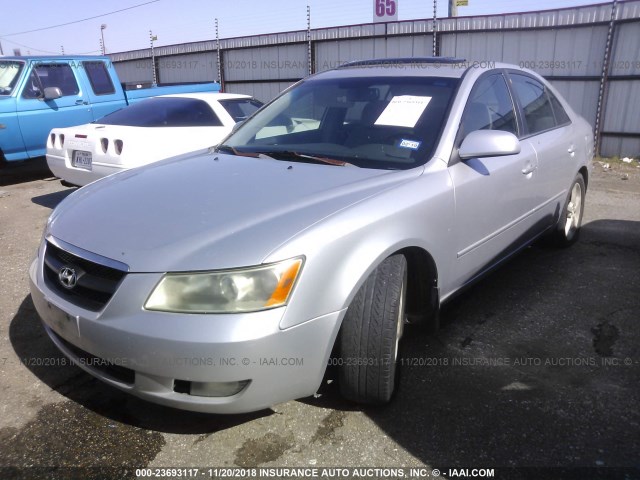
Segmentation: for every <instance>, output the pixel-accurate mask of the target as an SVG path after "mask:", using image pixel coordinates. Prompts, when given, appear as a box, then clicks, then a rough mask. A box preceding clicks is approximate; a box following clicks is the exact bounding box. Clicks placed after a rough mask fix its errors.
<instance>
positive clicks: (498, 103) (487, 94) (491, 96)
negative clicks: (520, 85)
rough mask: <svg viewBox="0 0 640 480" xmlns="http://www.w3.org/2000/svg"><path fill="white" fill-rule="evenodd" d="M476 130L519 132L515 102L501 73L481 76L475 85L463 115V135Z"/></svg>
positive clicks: (515, 133)
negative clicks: (514, 107)
mask: <svg viewBox="0 0 640 480" xmlns="http://www.w3.org/2000/svg"><path fill="white" fill-rule="evenodd" d="M475 130H503V131H505V132H511V133H513V134H514V135H517V134H518V131H517V126H516V116H515V111H514V109H513V102H512V100H511V95H510V94H509V89H508V88H507V83H506V82H505V80H504V77H503V76H502V75H501V74H497V75H489V76H486V77H483V78H481V79H480V80H479V81H478V83H476V85H475V86H474V87H473V91H472V92H471V95H470V97H469V101H468V103H467V106H466V108H465V111H464V114H463V116H462V135H461V136H462V137H463V138H464V137H465V136H467V135H468V134H469V133H471V132H473V131H475Z"/></svg>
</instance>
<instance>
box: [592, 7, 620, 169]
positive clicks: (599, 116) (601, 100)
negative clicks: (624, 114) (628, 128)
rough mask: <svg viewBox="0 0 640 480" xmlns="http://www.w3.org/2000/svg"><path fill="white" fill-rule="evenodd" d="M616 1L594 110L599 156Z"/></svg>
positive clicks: (596, 150) (596, 145)
mask: <svg viewBox="0 0 640 480" xmlns="http://www.w3.org/2000/svg"><path fill="white" fill-rule="evenodd" d="M617 8H618V2H617V0H613V3H612V4H611V20H610V21H609V31H608V32H607V42H606V44H605V47H604V57H603V60H602V73H601V76H600V90H599V91H598V108H597V110H596V124H595V127H594V137H595V139H594V143H595V154H596V155H598V156H600V146H601V144H602V130H603V124H604V114H605V107H606V103H607V101H606V95H607V86H608V79H609V64H610V61H611V50H612V48H613V36H614V34H615V26H616V17H617Z"/></svg>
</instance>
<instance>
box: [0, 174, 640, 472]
mask: <svg viewBox="0 0 640 480" xmlns="http://www.w3.org/2000/svg"><path fill="white" fill-rule="evenodd" d="M0 175H1V176H0V244H1V245H2V251H1V253H0V265H1V268H2V279H1V287H0V291H1V293H2V295H0V389H1V392H2V395H1V397H0V467H4V468H0V478H2V479H4V478H34V477H40V478H91V476H92V475H94V478H106V477H108V476H109V475H112V476H115V477H118V478H120V477H126V478H135V468H141V467H151V468H155V467H178V466H179V467H195V466H198V467H205V466H211V467H255V466H261V467H301V466H307V467H324V466H333V467H336V466H349V467H357V466H362V467H394V466H405V467H412V466H413V467H426V468H427V471H429V470H430V469H431V468H438V469H440V470H441V471H442V472H443V475H444V476H445V477H446V476H447V475H448V478H451V477H456V476H460V475H455V474H456V471H453V472H450V471H449V469H461V468H469V469H471V468H495V469H496V478H509V479H511V478H525V477H527V478H587V479H588V478H627V479H631V478H640V460H639V459H640V428H639V423H640V409H639V408H638V406H639V405H640V387H639V385H640V322H639V321H638V320H640V319H639V312H640V295H638V292H639V291H640V168H637V167H636V164H633V165H628V164H623V163H612V164H610V166H609V168H608V169H603V167H602V165H600V164H596V167H595V169H594V175H593V178H592V180H591V182H590V185H589V191H588V195H587V204H586V209H585V221H584V227H583V231H582V237H581V239H580V241H579V242H578V243H577V244H576V245H574V246H573V247H572V248H570V249H566V250H555V249H549V248H543V247H537V246H534V247H531V248H529V249H527V250H525V251H524V252H523V253H522V254H520V255H518V256H517V257H516V258H515V259H513V260H512V261H510V262H509V263H508V264H507V265H505V266H504V267H503V268H501V269H500V270H498V271H497V272H496V273H494V274H493V275H491V276H490V277H488V278H486V279H484V280H483V281H482V282H480V283H479V284H477V285H476V286H475V287H474V288H472V289H471V290H469V291H467V292H466V293H465V294H463V295H461V296H460V297H458V298H457V299H455V300H454V301H452V302H451V303H450V304H448V305H447V307H446V308H445V310H444V312H443V315H442V323H443V325H442V329H441V330H440V332H439V333H438V334H437V335H435V336H427V335H424V334H422V333H421V332H417V331H411V330H409V332H408V334H407V335H406V342H405V345H404V359H403V366H402V369H401V385H400V391H399V394H398V395H397V397H396V399H395V400H394V402H393V403H392V404H391V405H389V406H388V407H386V408H375V409H374V408H361V407H358V406H354V405H352V404H349V403H346V402H345V401H343V400H342V399H341V398H340V397H339V395H338V392H337V388H336V383H335V382H332V381H331V380H332V379H333V378H335V372H334V371H332V370H330V371H328V372H327V377H326V380H327V381H326V383H325V384H324V385H323V387H322V388H321V390H320V392H319V394H318V395H317V396H316V397H312V398H307V399H301V400H298V401H291V402H287V403H284V404H280V405H276V406H274V407H273V408H272V409H270V410H266V411H262V412H257V413H254V414H247V415H236V416H216V415H203V414H196V413H189V412H182V411H178V410H173V409H169V408H164V407H160V406H157V405H153V404H150V403H146V402H144V401H142V400H138V399H136V398H134V397H130V396H128V395H125V394H124V393H121V392H119V391H117V390H115V389H112V388H110V387H107V386H105V385H103V384H102V383H100V382H99V381H97V380H94V379H93V378H92V377H91V376H89V375H87V374H85V373H84V372H82V371H81V370H80V369H78V368H77V367H73V366H70V365H68V364H67V365H64V364H63V363H64V357H63V356H62V355H61V354H60V353H59V352H58V351H57V350H56V348H55V347H54V346H53V345H52V343H51V342H50V341H49V339H48V338H47V337H46V335H45V334H44V331H43V330H42V328H41V326H40V324H39V320H38V317H37V314H36V313H35V310H34V307H33V304H32V302H31V299H30V296H29V292H28V283H27V268H28V265H29V262H30V261H31V259H32V257H33V255H34V254H35V251H36V247H37V245H38V243H39V241H40V237H41V234H42V228H43V225H44V223H45V220H46V218H47V216H48V215H49V213H50V212H51V210H52V208H54V207H55V205H57V204H58V203H59V202H60V201H61V200H63V199H64V198H65V197H66V196H67V195H68V194H69V193H70V192H71V191H73V189H71V188H67V187H63V186H62V185H61V184H60V182H59V181H58V180H56V179H54V178H51V177H50V174H49V173H48V171H47V170H46V168H43V167H41V166H40V167H38V166H36V167H35V168H34V167H31V168H30V169H29V170H27V169H25V168H12V169H10V170H3V171H0ZM8 467H16V468H8ZM26 467H40V468H41V469H40V470H38V469H37V468H35V469H34V468H26ZM58 467H126V468H127V470H126V472H125V471H120V472H118V473H117V474H115V473H112V472H111V473H110V471H100V470H99V469H98V470H86V471H80V470H74V469H59V468H58ZM525 467H527V468H525ZM534 467H540V468H543V470H535V469H534ZM558 467H566V468H570V469H571V470H566V471H564V470H557V468H558ZM619 467H624V468H627V470H616V468H619ZM510 468H516V470H509V469H510ZM553 468H556V469H555V470H554V469H553ZM501 469H502V470H501ZM79 472H80V473H79ZM447 472H448V473H447ZM501 474H502V476H500V475H501ZM74 475H75V477H74ZM528 475H529V476H528ZM545 475H546V476H545ZM549 475H550V476H549ZM425 478H426V477H425Z"/></svg>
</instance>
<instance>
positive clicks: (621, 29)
mask: <svg viewBox="0 0 640 480" xmlns="http://www.w3.org/2000/svg"><path fill="white" fill-rule="evenodd" d="M616 29H617V32H616V39H615V44H614V47H613V58H612V59H611V65H610V70H609V71H610V73H611V75H640V22H636V23H625V24H623V25H619V26H618V27H616Z"/></svg>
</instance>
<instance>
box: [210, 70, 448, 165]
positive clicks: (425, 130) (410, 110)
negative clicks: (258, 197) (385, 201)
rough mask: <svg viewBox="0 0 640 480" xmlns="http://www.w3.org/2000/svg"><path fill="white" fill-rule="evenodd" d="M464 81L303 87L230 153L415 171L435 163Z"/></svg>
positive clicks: (351, 81)
mask: <svg viewBox="0 0 640 480" xmlns="http://www.w3.org/2000/svg"><path fill="white" fill-rule="evenodd" d="M458 83H459V79H457V78H438V77H417V76H416V77H412V76H407V77H392V76H381V77H375V76H364V77H350V78H328V79H325V78H314V79H311V80H307V81H303V82H301V83H299V84H297V85H296V86H294V87H293V88H291V89H290V90H287V91H286V92H285V93H284V94H283V95H281V96H280V97H278V98H277V99H276V100H274V101H273V102H272V103H271V104H269V105H268V106H266V107H264V108H263V109H262V110H260V111H259V112H257V113H256V114H255V115H254V116H253V117H251V119H249V120H248V121H247V122H245V123H244V124H243V125H242V126H241V127H240V128H239V129H238V130H237V132H236V133H235V134H233V135H232V136H231V137H229V138H228V139H227V140H226V141H225V145H222V146H220V150H221V151H223V152H231V153H236V154H238V153H239V154H249V155H251V154H256V153H262V154H264V155H268V156H270V157H272V158H275V159H278V160H286V161H294V160H297V161H309V162H311V163H322V161H325V163H330V162H332V163H333V164H345V162H346V163H348V164H352V165H356V166H358V167H363V168H378V169H407V168H413V167H415V166H418V165H421V164H423V163H425V162H426V161H428V160H429V158H430V156H431V154H432V152H433V149H434V148H435V146H436V143H437V141H438V139H439V137H440V132H441V130H442V127H443V124H444V121H445V118H446V115H447V113H448V111H449V106H450V103H451V100H452V98H453V93H454V91H455V89H456V87H457V85H458Z"/></svg>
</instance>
